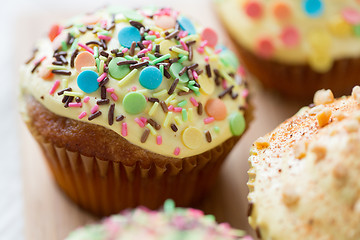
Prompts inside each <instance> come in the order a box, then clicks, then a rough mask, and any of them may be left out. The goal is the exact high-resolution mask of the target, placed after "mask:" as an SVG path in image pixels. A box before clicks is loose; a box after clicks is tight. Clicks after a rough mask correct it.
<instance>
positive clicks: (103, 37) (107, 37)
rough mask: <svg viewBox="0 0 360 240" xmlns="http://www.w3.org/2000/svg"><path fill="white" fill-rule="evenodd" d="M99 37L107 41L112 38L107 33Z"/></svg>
mask: <svg viewBox="0 0 360 240" xmlns="http://www.w3.org/2000/svg"><path fill="white" fill-rule="evenodd" d="M98 38H99V39H103V40H106V41H110V40H111V37H109V36H105V35H98Z"/></svg>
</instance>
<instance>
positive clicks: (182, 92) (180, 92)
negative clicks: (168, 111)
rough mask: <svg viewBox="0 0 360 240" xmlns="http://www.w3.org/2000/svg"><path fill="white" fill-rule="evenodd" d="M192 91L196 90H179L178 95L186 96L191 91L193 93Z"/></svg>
mask: <svg viewBox="0 0 360 240" xmlns="http://www.w3.org/2000/svg"><path fill="white" fill-rule="evenodd" d="M192 92H194V91H193V90H191V89H190V90H189V91H188V92H185V91H179V92H178V95H179V96H184V95H188V94H190V93H192Z"/></svg>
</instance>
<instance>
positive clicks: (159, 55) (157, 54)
mask: <svg viewBox="0 0 360 240" xmlns="http://www.w3.org/2000/svg"><path fill="white" fill-rule="evenodd" d="M154 55H155V57H157V58H159V57H162V56H164V55H162V54H160V53H157V52H156V53H154Z"/></svg>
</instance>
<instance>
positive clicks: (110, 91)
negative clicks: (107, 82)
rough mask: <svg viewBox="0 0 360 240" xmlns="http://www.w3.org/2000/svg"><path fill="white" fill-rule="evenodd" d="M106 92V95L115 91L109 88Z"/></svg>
mask: <svg viewBox="0 0 360 240" xmlns="http://www.w3.org/2000/svg"><path fill="white" fill-rule="evenodd" d="M106 91H107V92H108V93H113V92H114V91H115V89H114V88H112V87H111V88H110V87H109V88H107V89H106Z"/></svg>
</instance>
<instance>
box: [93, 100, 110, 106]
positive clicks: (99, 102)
mask: <svg viewBox="0 0 360 240" xmlns="http://www.w3.org/2000/svg"><path fill="white" fill-rule="evenodd" d="M109 102H110V100H109V99H100V100H97V101H96V104H97V105H106V104H109Z"/></svg>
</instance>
